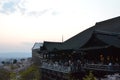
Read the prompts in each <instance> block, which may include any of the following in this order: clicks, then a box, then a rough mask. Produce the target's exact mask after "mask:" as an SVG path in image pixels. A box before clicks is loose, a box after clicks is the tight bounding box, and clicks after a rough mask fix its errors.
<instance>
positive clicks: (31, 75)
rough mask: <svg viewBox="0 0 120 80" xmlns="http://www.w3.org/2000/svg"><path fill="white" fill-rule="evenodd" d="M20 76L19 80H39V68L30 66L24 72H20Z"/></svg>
mask: <svg viewBox="0 0 120 80" xmlns="http://www.w3.org/2000/svg"><path fill="white" fill-rule="evenodd" d="M20 76H21V79H20V80H40V72H39V68H38V67H37V66H35V65H32V66H30V67H29V68H28V69H26V70H25V71H23V72H21V73H20Z"/></svg>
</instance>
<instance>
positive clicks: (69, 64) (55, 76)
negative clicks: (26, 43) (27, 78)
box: [32, 17, 120, 80]
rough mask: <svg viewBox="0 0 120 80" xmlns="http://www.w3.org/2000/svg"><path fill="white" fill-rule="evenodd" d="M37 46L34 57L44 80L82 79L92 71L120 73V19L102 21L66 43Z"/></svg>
mask: <svg viewBox="0 0 120 80" xmlns="http://www.w3.org/2000/svg"><path fill="white" fill-rule="evenodd" d="M36 45H37V46H38V44H35V45H34V46H33V49H32V57H33V61H34V62H35V63H37V64H38V65H39V66H40V69H41V75H42V76H41V79H42V80H69V79H70V78H74V79H75V80H76V79H77V80H82V77H83V76H84V75H85V73H86V72H87V71H89V70H90V71H91V70H92V71H94V72H97V73H100V74H101V75H102V74H112V73H120V17H116V18H112V19H109V20H106V21H102V22H98V23H96V24H95V26H93V27H90V28H88V29H87V30H85V31H83V32H81V33H79V34H77V35H75V36H73V37H71V38H70V39H68V40H66V41H64V42H48V41H44V43H43V45H42V46H41V47H40V46H38V47H37V48H36ZM100 74H96V75H97V76H99V75H100Z"/></svg>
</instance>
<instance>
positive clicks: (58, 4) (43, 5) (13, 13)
mask: <svg viewBox="0 0 120 80" xmlns="http://www.w3.org/2000/svg"><path fill="white" fill-rule="evenodd" d="M119 4H120V0H0V54H1V53H12V52H25V53H26V52H27V53H31V49H32V47H33V45H34V43H35V42H40V43H42V42H43V41H56V42H62V36H63V37H64V41H65V40H67V39H68V38H70V37H72V36H74V35H76V34H78V33H79V32H81V31H83V30H85V29H87V28H89V27H92V26H94V25H95V23H96V22H100V21H104V20H107V19H110V18H114V17H117V16H120V5H119Z"/></svg>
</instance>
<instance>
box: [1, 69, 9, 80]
mask: <svg viewBox="0 0 120 80" xmlns="http://www.w3.org/2000/svg"><path fill="white" fill-rule="evenodd" d="M0 80H10V72H9V71H7V70H5V69H0Z"/></svg>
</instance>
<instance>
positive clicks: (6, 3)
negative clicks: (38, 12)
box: [0, 0, 26, 14]
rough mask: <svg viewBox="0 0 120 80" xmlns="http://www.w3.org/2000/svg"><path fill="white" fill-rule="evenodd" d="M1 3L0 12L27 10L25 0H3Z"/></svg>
mask: <svg viewBox="0 0 120 80" xmlns="http://www.w3.org/2000/svg"><path fill="white" fill-rule="evenodd" d="M0 4H1V7H0V12H1V13H3V14H11V13H15V12H17V11H20V13H24V12H25V10H26V9H25V7H24V0H2V1H1V2H0Z"/></svg>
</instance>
